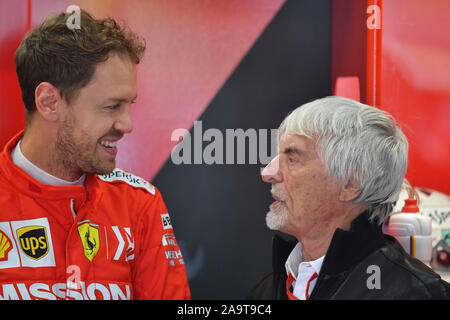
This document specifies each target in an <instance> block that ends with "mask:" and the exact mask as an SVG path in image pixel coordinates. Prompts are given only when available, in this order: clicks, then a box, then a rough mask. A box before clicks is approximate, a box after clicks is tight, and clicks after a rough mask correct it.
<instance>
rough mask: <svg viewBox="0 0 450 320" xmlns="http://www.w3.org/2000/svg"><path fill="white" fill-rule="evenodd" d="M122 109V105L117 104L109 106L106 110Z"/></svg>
mask: <svg viewBox="0 0 450 320" xmlns="http://www.w3.org/2000/svg"><path fill="white" fill-rule="evenodd" d="M119 108H120V104H115V105H113V106H107V107H106V109H110V110H117V109H119Z"/></svg>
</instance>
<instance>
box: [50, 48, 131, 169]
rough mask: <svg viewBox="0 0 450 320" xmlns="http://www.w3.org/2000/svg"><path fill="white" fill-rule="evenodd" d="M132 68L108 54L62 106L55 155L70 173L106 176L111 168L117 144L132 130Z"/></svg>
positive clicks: (125, 61) (117, 57)
mask: <svg viewBox="0 0 450 320" xmlns="http://www.w3.org/2000/svg"><path fill="white" fill-rule="evenodd" d="M136 95H137V86H136V65H135V64H134V63H132V62H131V61H130V60H129V59H127V58H125V57H121V56H118V55H111V56H110V57H109V58H108V60H106V61H105V62H102V63H100V64H98V65H97V66H96V70H95V73H94V75H93V77H92V79H91V81H90V82H89V83H88V84H87V85H86V86H85V87H83V88H82V89H80V91H79V92H78V95H77V96H76V97H75V98H74V99H73V101H71V103H70V105H65V106H63V107H62V108H61V109H62V117H61V121H60V125H59V128H58V134H57V135H58V136H57V141H56V153H57V154H58V157H59V158H60V161H61V164H62V165H63V167H64V168H66V169H67V170H71V172H77V173H79V174H82V173H85V172H87V173H97V174H107V173H110V172H111V171H112V170H113V169H114V168H115V165H116V163H115V157H116V154H117V146H116V144H117V141H118V140H119V139H121V138H122V137H123V135H124V134H125V133H129V132H131V131H132V129H133V127H132V123H131V115H130V106H131V104H132V103H133V102H134V100H135V99H136Z"/></svg>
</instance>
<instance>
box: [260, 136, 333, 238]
mask: <svg viewBox="0 0 450 320" xmlns="http://www.w3.org/2000/svg"><path fill="white" fill-rule="evenodd" d="M278 149H279V150H278V156H277V157H276V158H274V159H273V160H272V161H271V162H270V163H269V164H268V165H267V167H266V168H265V169H264V170H263V172H262V178H263V180H264V181H265V182H268V183H271V184H272V195H273V197H274V199H275V200H276V201H275V202H274V203H272V205H271V206H270V212H269V213H268V214H267V217H266V222H267V225H268V227H269V228H271V229H275V230H280V231H282V232H284V233H287V234H291V235H293V236H297V235H300V234H301V235H303V236H305V235H307V234H308V233H311V232H314V231H317V229H318V226H319V225H320V224H326V223H327V221H329V219H332V218H333V206H334V204H335V203H337V201H338V197H339V188H338V186H337V184H336V183H335V182H334V181H333V180H332V178H331V177H329V176H328V174H327V172H326V169H325V166H324V164H323V163H322V161H321V160H320V159H319V157H318V155H317V152H316V151H315V143H314V141H313V140H311V139H308V138H306V137H304V136H299V135H284V136H282V137H281V139H280V141H279V147H278ZM297 238H298V236H297Z"/></svg>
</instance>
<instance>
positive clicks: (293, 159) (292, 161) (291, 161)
mask: <svg viewBox="0 0 450 320" xmlns="http://www.w3.org/2000/svg"><path fill="white" fill-rule="evenodd" d="M288 162H289V163H295V162H297V160H296V159H295V158H292V157H289V158H288Z"/></svg>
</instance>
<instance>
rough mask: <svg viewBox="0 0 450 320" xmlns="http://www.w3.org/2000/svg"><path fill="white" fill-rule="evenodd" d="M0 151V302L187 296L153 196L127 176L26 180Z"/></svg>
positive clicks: (170, 234)
mask: <svg viewBox="0 0 450 320" xmlns="http://www.w3.org/2000/svg"><path fill="white" fill-rule="evenodd" d="M22 134H23V132H20V133H19V134H18V135H16V136H15V137H14V138H13V139H12V140H11V141H9V142H8V144H7V145H6V147H5V148H4V150H3V152H2V153H1V154H0V299H190V290H189V286H188V281H187V276H186V269H185V265H184V261H183V258H182V256H181V252H180V249H179V247H178V244H177V242H176V239H175V235H174V231H173V228H172V225H171V222H170V217H169V214H168V212H167V209H166V207H165V205H164V202H163V199H162V197H161V193H160V192H159V191H158V190H157V189H156V188H155V187H154V186H152V185H151V184H150V183H148V182H147V181H145V180H144V179H142V178H139V177H137V176H135V175H133V174H131V173H128V172H125V171H123V170H120V169H115V170H114V171H113V172H112V173H111V174H108V175H102V176H99V175H94V174H87V176H86V181H85V186H68V187H55V186H50V185H44V184H41V183H39V182H38V181H36V180H35V179H33V178H32V177H31V176H30V175H28V174H27V173H26V172H25V171H23V170H22V169H21V168H19V167H17V166H16V165H15V164H14V163H13V162H12V159H11V151H12V149H13V148H14V147H15V145H16V143H17V142H18V140H19V139H20V138H21V136H22Z"/></svg>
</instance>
